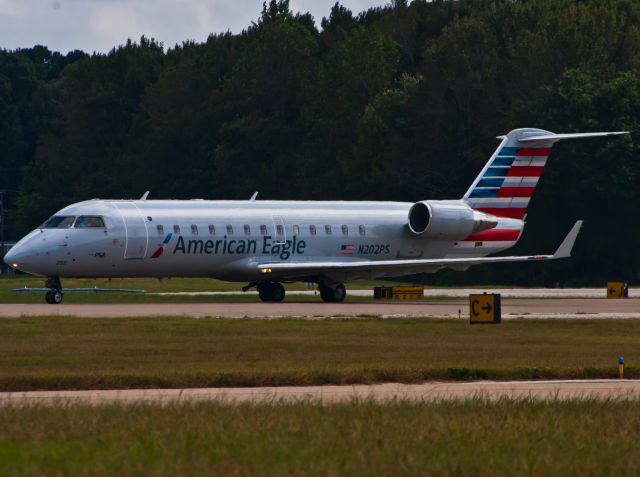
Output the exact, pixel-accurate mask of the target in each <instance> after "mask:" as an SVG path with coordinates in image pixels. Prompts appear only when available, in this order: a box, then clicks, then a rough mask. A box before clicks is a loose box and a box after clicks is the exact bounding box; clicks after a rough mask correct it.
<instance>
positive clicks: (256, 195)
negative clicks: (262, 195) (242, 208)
mask: <svg viewBox="0 0 640 477" xmlns="http://www.w3.org/2000/svg"><path fill="white" fill-rule="evenodd" d="M256 197H258V191H255V192H254V193H253V195H252V196H251V199H249V200H256Z"/></svg>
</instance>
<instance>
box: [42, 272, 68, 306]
mask: <svg viewBox="0 0 640 477" xmlns="http://www.w3.org/2000/svg"><path fill="white" fill-rule="evenodd" d="M44 286H45V287H47V288H48V289H49V291H48V292H47V293H46V295H45V296H44V299H45V301H46V302H47V303H49V304H50V305H59V304H60V303H62V299H63V298H64V293H62V283H60V278H59V277H49V278H47V281H46V282H45V284H44Z"/></svg>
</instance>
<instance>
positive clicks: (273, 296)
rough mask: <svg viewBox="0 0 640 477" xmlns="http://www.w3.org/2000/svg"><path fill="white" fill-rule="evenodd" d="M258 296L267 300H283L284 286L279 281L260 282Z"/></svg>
mask: <svg viewBox="0 0 640 477" xmlns="http://www.w3.org/2000/svg"><path fill="white" fill-rule="evenodd" d="M258 296H259V297H260V299H261V300H262V301H265V302H279V301H282V300H284V296H285V291H284V287H283V286H282V283H278V282H262V283H258Z"/></svg>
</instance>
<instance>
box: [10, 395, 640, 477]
mask: <svg viewBox="0 0 640 477" xmlns="http://www.w3.org/2000/svg"><path fill="white" fill-rule="evenodd" d="M639 437H640V402H638V401H605V402H602V401H580V402H574V401H569V402H559V401H551V402H533V401H509V400H503V401H499V402H494V403H490V402H486V401H481V400H469V401H463V402H439V403H403V402H396V403H391V404H388V405H378V404H373V403H368V402H360V403H351V404H341V405H332V406H320V405H316V404H310V403H299V404H288V405H285V404H270V405H236V406H228V405H220V404H215V403H199V404H176V405H169V406H152V405H141V406H133V407H130V406H115V405H114V406H101V407H83V406H70V407H62V408H56V409H55V412H52V408H50V407H39V406H36V407H2V408H0V474H2V475H21V476H22V475H98V476H101V475H105V476H107V475H108V476H111V475H145V476H149V475H158V476H160V475H252V476H263V475H264V476H267V475H269V476H271V475H314V476H315V475H492V476H495V475H509V476H513V475H530V476H531V475H533V476H546V475H616V476H621V475H638V474H639V473H640V439H639Z"/></svg>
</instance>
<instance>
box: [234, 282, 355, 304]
mask: <svg viewBox="0 0 640 477" xmlns="http://www.w3.org/2000/svg"><path fill="white" fill-rule="evenodd" d="M254 286H255V287H257V288H258V296H259V297H260V300H262V301H264V302H272V303H273V302H281V301H282V300H284V297H285V291H284V287H283V286H282V283H278V282H260V283H255V282H252V283H249V284H248V285H247V286H246V287H242V291H247V290H248V289H249V288H251V287H254ZM318 290H320V298H322V301H324V302H327V303H342V302H343V301H344V299H345V297H346V296H347V291H346V290H345V288H344V285H343V284H342V283H333V284H331V285H328V284H322V283H319V284H318Z"/></svg>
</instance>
